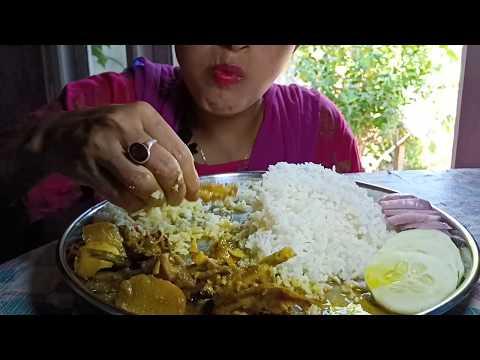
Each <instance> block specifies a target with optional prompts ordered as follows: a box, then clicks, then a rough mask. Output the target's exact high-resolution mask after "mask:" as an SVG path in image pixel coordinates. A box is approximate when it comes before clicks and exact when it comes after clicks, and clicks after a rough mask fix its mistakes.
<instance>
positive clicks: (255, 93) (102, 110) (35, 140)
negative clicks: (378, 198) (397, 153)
mask: <svg viewBox="0 0 480 360" xmlns="http://www.w3.org/2000/svg"><path fill="white" fill-rule="evenodd" d="M295 48H296V46H295V45H191V46H176V54H177V59H178V62H179V65H180V67H179V68H174V67H172V66H170V65H160V64H153V63H151V62H150V61H148V60H146V59H143V58H140V59H137V60H136V61H135V63H134V64H133V66H132V67H131V68H130V69H128V70H127V71H125V72H124V73H121V74H117V73H106V74H102V75H98V76H94V77H90V78H88V79H85V80H80V81H77V82H73V83H70V84H68V85H67V86H66V87H65V89H64V91H63V93H62V95H61V97H60V98H59V99H58V100H57V101H55V102H54V103H52V104H50V105H49V106H47V107H46V108H44V109H41V110H39V111H37V112H36V113H35V114H33V115H32V116H31V117H29V118H28V119H27V121H25V122H23V123H22V124H20V125H19V126H18V127H17V129H16V130H14V131H13V133H10V136H9V140H8V142H7V143H4V144H3V146H2V150H1V154H0V156H1V159H0V161H1V162H2V164H3V166H4V168H3V171H1V172H0V182H1V183H2V184H3V185H4V187H3V188H4V189H5V188H7V186H8V193H6V194H3V196H4V198H5V201H8V202H9V203H10V202H12V201H15V200H18V199H19V198H21V197H22V196H23V195H24V194H26V193H28V195H27V196H26V199H25V205H26V207H27V209H28V211H29V214H30V219H31V220H32V221H35V220H39V219H42V218H45V217H52V216H55V214H58V213H60V212H64V211H65V210H66V209H68V208H71V207H72V206H74V204H75V203H76V202H78V201H79V199H81V198H82V196H84V194H85V191H82V190H81V189H82V188H81V187H80V185H84V186H86V187H88V188H91V189H94V191H95V193H96V194H97V195H98V196H100V197H102V198H106V199H108V200H110V201H111V202H113V203H115V204H117V205H119V206H122V207H124V208H127V209H129V210H132V211H133V210H136V209H139V208H141V207H143V206H145V205H146V204H148V203H151V202H152V201H154V199H153V198H152V194H159V193H161V194H164V196H165V197H166V200H167V201H168V203H170V204H179V203H180V202H181V201H182V200H183V199H184V198H186V199H188V200H194V199H196V197H197V191H198V188H199V179H198V175H206V174H213V173H219V172H230V171H244V170H266V169H267V167H268V165H270V164H275V163H277V162H279V161H287V162H293V163H302V162H314V163H319V164H322V165H324V166H325V167H329V168H333V167H335V169H336V171H339V172H357V171H362V166H361V162H360V156H359V153H358V148H357V144H356V141H355V138H354V136H353V134H352V132H351V130H350V128H349V126H348V124H347V123H346V121H345V119H344V118H343V116H342V114H341V113H340V111H339V110H338V109H337V108H336V106H335V105H334V104H333V103H332V102H331V101H330V100H328V99H327V98H326V97H325V96H323V95H322V94H320V93H318V92H316V91H313V90H309V89H306V88H304V87H300V86H297V85H290V86H280V85H274V84H273V82H274V80H275V79H276V78H277V77H278V76H279V75H280V73H281V71H282V70H283V69H284V68H285V67H286V65H287V62H288V61H289V59H290V57H291V56H292V54H293V52H294V51H295ZM140 144H146V145H148V146H149V147H150V149H149V150H150V153H149V154H148V153H146V152H144V149H143V147H142V145H140ZM132 145H133V147H132ZM129 150H133V151H132V153H129ZM135 150H136V151H135ZM142 152H144V153H142ZM135 156H137V157H140V158H138V159H136V160H135ZM138 160H143V161H138ZM11 179H16V181H15V182H14V184H13V186H12V185H11V184H10V182H11ZM32 187H33V189H32Z"/></svg>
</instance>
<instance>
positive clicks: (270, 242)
mask: <svg viewBox="0 0 480 360" xmlns="http://www.w3.org/2000/svg"><path fill="white" fill-rule="evenodd" d="M257 191H258V194H257V196H258V200H259V203H260V204H261V209H260V210H257V211H256V212H254V213H253V214H252V216H251V220H250V221H251V222H252V223H253V224H254V225H255V226H256V227H257V231H256V232H255V233H253V234H252V235H250V236H249V237H248V239H247V241H246V243H245V246H246V247H247V248H249V249H251V250H252V251H253V253H254V254H256V255H257V257H258V258H260V257H262V256H265V255H268V254H271V253H273V252H275V251H278V250H280V249H282V248H283V247H286V246H290V247H291V248H293V250H294V251H295V252H296V253H297V256H296V257H294V258H292V259H290V260H289V261H287V262H285V263H284V264H281V265H280V266H278V267H277V268H278V274H279V277H280V279H281V282H283V283H285V284H286V285H289V286H293V287H301V288H303V289H305V290H306V291H307V292H308V293H311V292H312V285H314V284H315V283H317V284H318V283H322V282H326V281H327V280H329V279H330V278H331V277H332V276H337V277H338V278H340V279H342V280H344V281H346V280H361V279H363V271H364V269H365V267H366V265H367V263H368V261H369V259H370V258H371V257H372V256H373V255H374V254H375V253H376V252H377V251H378V250H379V249H380V248H381V247H382V246H383V244H384V243H385V242H386V240H387V239H388V237H389V236H390V233H389V231H388V230H387V225H386V222H385V220H384V217H383V214H382V211H381V208H380V206H379V205H378V204H377V203H376V202H375V201H374V200H373V199H372V198H371V197H369V196H368V193H367V191H366V190H365V189H362V188H359V187H358V186H357V185H356V184H355V182H354V181H352V180H351V179H349V178H348V177H346V176H343V175H341V174H338V173H336V172H334V171H332V170H329V169H326V168H324V167H323V166H321V165H316V164H312V163H305V164H300V165H294V164H287V163H278V164H276V165H274V166H270V167H269V169H268V172H267V173H265V174H264V176H263V178H262V181H261V184H260V186H259V187H258V188H257ZM313 292H315V291H313Z"/></svg>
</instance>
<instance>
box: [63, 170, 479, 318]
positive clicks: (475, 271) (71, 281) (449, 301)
mask: <svg viewBox="0 0 480 360" xmlns="http://www.w3.org/2000/svg"><path fill="white" fill-rule="evenodd" d="M264 173H266V171H244V172H231V173H221V174H214V175H205V176H200V182H207V181H208V180H209V179H222V178H237V177H242V176H246V177H248V176H249V175H250V176H251V175H255V176H256V177H257V178H258V179H261V175H262V174H264ZM354 181H355V183H356V184H357V185H358V186H359V187H362V188H366V189H370V190H374V191H379V192H383V193H387V194H393V193H398V191H396V190H394V189H392V188H389V187H384V186H380V185H377V184H375V183H372V182H365V181H360V180H358V181H357V180H354ZM107 203H108V201H107V200H104V201H102V202H100V203H98V204H96V205H94V206H92V207H90V208H89V209H87V210H86V211H84V212H83V213H82V214H80V215H79V216H78V217H77V218H75V220H74V221H73V222H72V223H71V224H70V225H69V226H68V227H67V229H66V230H65V232H64V233H63V235H62V237H61V239H60V241H59V242H58V244H57V247H56V248H57V251H56V260H57V266H58V268H59V269H60V272H61V274H62V276H63V279H64V280H65V281H66V283H67V284H68V285H69V287H70V288H71V289H72V290H73V291H74V292H75V293H76V294H77V295H78V296H80V297H81V298H83V299H85V300H86V301H87V302H89V303H90V304H91V305H93V306H94V307H96V308H99V309H100V310H103V311H104V312H106V313H109V314H113V315H128V314H130V313H128V312H127V311H124V310H122V309H119V308H116V307H114V306H112V305H110V304H108V303H106V302H104V301H102V300H101V299H99V298H97V297H95V296H94V295H93V294H92V293H91V292H90V291H88V290H87V289H86V288H85V286H84V285H83V284H82V283H81V281H80V279H79V278H78V276H77V275H75V273H74V272H73V269H71V268H70V266H69V265H68V263H67V261H66V259H65V256H64V251H63V248H64V243H65V242H66V239H67V238H68V235H69V234H70V233H71V232H72V231H73V229H74V228H75V227H76V226H77V223H78V222H80V221H81V220H82V219H83V218H85V217H87V216H89V215H92V214H94V213H96V212H97V211H98V210H100V209H101V208H103V207H104V206H105V205H106V204H107ZM432 208H433V209H434V210H436V211H438V212H439V213H440V214H441V215H442V216H443V217H444V218H445V219H446V220H447V222H448V223H449V224H450V225H452V226H453V227H454V228H455V229H457V230H459V231H460V232H461V233H462V235H463V239H464V240H465V242H466V243H467V245H468V248H469V250H470V252H471V254H472V270H471V271H470V273H469V274H468V277H465V278H464V280H463V282H462V284H461V285H460V286H459V287H457V288H456V289H455V291H454V292H453V293H452V294H451V295H449V296H448V297H447V298H445V299H444V300H442V301H441V302H440V303H438V304H436V305H434V306H432V307H430V308H428V309H426V310H424V311H422V312H419V313H416V314H415V315H437V314H445V313H446V312H448V311H449V310H451V309H452V308H453V307H455V306H456V305H458V304H459V303H461V302H462V301H463V300H464V299H465V298H466V296H467V295H468V294H469V293H470V291H471V290H472V288H473V287H474V286H475V284H476V283H477V281H478V278H479V277H480V264H479V262H480V247H479V245H478V243H477V241H476V240H475V238H474V236H473V235H472V234H471V233H470V231H469V230H468V229H467V228H466V227H465V226H464V225H463V224H462V223H461V222H460V221H458V220H457V219H455V218H454V217H453V216H451V215H449V214H448V213H447V212H445V211H443V210H441V209H439V208H437V207H436V206H433V205H432ZM457 248H458V247H457Z"/></svg>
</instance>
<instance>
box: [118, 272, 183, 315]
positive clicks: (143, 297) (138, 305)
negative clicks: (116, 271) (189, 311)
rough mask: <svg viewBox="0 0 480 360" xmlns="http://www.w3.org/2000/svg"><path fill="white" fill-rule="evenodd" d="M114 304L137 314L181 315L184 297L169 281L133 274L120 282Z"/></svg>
mask: <svg viewBox="0 0 480 360" xmlns="http://www.w3.org/2000/svg"><path fill="white" fill-rule="evenodd" d="M115 303H116V305H117V306H118V307H119V308H121V309H123V310H125V311H128V312H130V313H132V314H138V315H182V314H184V313H185V307H186V298H185V294H184V293H183V291H182V290H181V289H180V288H179V287H177V286H175V285H174V284H172V283H171V282H170V281H166V280H162V279H158V278H156V277H154V276H151V275H145V274H140V275H135V276H133V277H131V278H130V279H129V280H125V281H123V282H122V283H121V284H120V292H119V294H118V296H117V298H116V301H115Z"/></svg>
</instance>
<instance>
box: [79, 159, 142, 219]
mask: <svg viewBox="0 0 480 360" xmlns="http://www.w3.org/2000/svg"><path fill="white" fill-rule="evenodd" d="M75 177H76V178H77V179H78V180H79V181H80V182H81V183H83V184H84V185H87V186H89V187H91V188H92V189H94V190H95V191H96V192H97V193H98V194H99V195H100V196H102V197H103V198H105V199H106V200H108V201H110V202H111V203H113V204H115V205H117V206H120V207H122V208H124V209H126V210H127V211H129V212H132V211H136V210H139V209H141V208H142V207H143V206H144V202H143V201H142V200H141V199H140V198H138V197H137V196H135V195H134V194H132V193H130V192H129V191H128V190H127V188H126V187H125V186H123V185H122V184H121V183H120V182H119V181H118V180H116V179H115V177H114V176H112V175H111V174H110V173H109V172H108V170H106V169H103V168H102V167H100V166H98V165H97V164H96V163H95V161H94V160H93V159H87V160H86V161H84V162H83V163H82V164H81V165H79V166H78V167H77V169H76V174H75Z"/></svg>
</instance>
